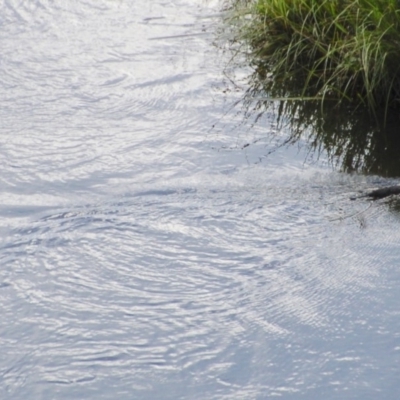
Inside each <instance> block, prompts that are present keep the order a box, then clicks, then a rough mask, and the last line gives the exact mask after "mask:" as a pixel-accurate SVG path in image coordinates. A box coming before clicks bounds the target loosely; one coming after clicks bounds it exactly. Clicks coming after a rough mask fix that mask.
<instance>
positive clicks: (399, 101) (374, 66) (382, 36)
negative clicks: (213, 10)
mask: <svg viewBox="0 0 400 400" xmlns="http://www.w3.org/2000/svg"><path fill="white" fill-rule="evenodd" d="M227 1H228V2H229V3H230V6H231V7H232V10H233V13H231V16H232V18H231V20H230V23H231V24H232V25H231V26H233V29H232V31H233V32H234V41H235V42H236V43H242V44H244V45H245V46H246V51H247V54H248V56H249V60H250V64H252V65H253V67H254V69H255V70H257V71H258V73H259V75H260V77H261V79H262V81H263V85H264V89H265V91H266V93H268V94H269V95H270V96H272V97H274V96H275V97H279V98H287V99H290V98H298V97H299V96H300V97H302V98H304V99H318V100H324V103H325V100H335V101H339V102H342V101H343V100H349V101H350V102H353V103H355V104H356V105H363V106H366V107H367V108H368V109H369V110H370V111H372V112H375V110H376V109H378V108H382V107H383V108H384V109H385V110H388V109H389V108H392V107H395V108H398V107H399V105H400V1H398V0H227Z"/></svg>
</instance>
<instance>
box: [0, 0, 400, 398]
mask: <svg viewBox="0 0 400 400" xmlns="http://www.w3.org/2000/svg"><path fill="white" fill-rule="evenodd" d="M64 3H65V4H64ZM218 14H219V9H218V6H217V4H212V3H210V2H209V3H208V4H207V3H203V2H201V1H195V0H175V1H161V0H153V1H145V0H138V1H134V2H128V1H123V0H115V1H111V0H87V1H74V0H71V1H68V2H51V1H39V0H34V1H30V2H27V1H26V2H21V1H15V0H6V1H4V2H3V3H2V6H1V13H0V48H1V52H0V121H1V122H0V160H1V166H2V173H1V174H0V182H1V183H0V216H1V218H0V234H1V239H0V240H1V241H0V302H1V303H0V304H1V314H0V315H1V324H0V348H1V357H0V398H1V399H149V400H150V399H151V400H154V399H171V400H172V399H174V400H177V399H191V400H192V399H199V400H200V399H207V400H211V399H238V400H243V399H246V400H247V399H270V398H273V397H274V396H277V397H279V396H280V397H281V398H284V399H321V398H324V399H344V398H346V399H398V398H399V396H400V384H399V372H400V297H399V296H398V287H399V285H400V270H399V264H400V251H399V239H400V234H399V227H400V205H399V203H396V200H388V201H383V202H376V203H368V202H366V201H362V200H360V201H355V202H351V201H349V200H348V199H349V197H350V196H351V195H354V193H355V192H356V191H357V190H363V189H367V188H372V187H376V186H379V185H382V184H386V183H390V184H395V183H396V182H397V181H396V179H386V180H385V179H383V178H379V177H376V176H361V175H349V174H345V173H340V172H337V171H335V170H334V169H333V168H332V167H331V164H330V162H329V160H328V157H326V156H324V153H322V154H321V155H320V157H319V158H318V159H317V158H316V155H313V154H312V153H310V152H309V151H308V150H309V149H308V147H307V144H306V143H303V145H301V142H299V143H297V145H296V146H291V147H279V144H280V143H282V141H284V139H285V137H286V136H285V135H287V132H284V131H276V129H275V127H274V123H273V119H272V118H271V119H270V120H269V119H268V118H269V117H268V115H265V116H264V117H263V118H264V122H265V123H264V124H259V125H257V126H255V127H253V128H251V127H250V126H249V125H242V124H241V121H242V120H243V115H241V113H240V112H239V111H238V108H237V107H236V108H235V107H232V105H233V104H234V103H235V101H237V100H239V99H240V96H241V95H242V94H243V92H242V91H241V89H236V90H235V86H234V85H232V83H231V82H230V81H229V79H227V78H226V75H225V74H224V73H223V69H224V67H225V66H226V63H227V57H228V56H224V55H223V54H221V53H220V52H218V51H217V49H216V48H215V47H214V46H213V45H212V42H213V40H214V36H213V32H214V28H215V25H216V24H217V23H219V19H218V18H219V17H218ZM238 74H239V73H238ZM238 81H240V77H238ZM243 89H245V88H243ZM268 121H270V125H268V123H267V122H268ZM275 131H276V132H275ZM272 133H274V135H272ZM248 143H251V146H246V145H247V144H248ZM273 149H276V151H274V152H272V153H271V150H273Z"/></svg>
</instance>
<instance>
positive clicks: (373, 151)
mask: <svg viewBox="0 0 400 400" xmlns="http://www.w3.org/2000/svg"><path fill="white" fill-rule="evenodd" d="M270 82H271V80H269V79H268V77H267V76H266V74H265V72H264V70H263V69H262V68H257V67H256V68H255V70H254V72H253V73H252V74H251V76H250V79H249V83H250V86H249V88H248V90H247V91H246V93H245V96H244V99H243V100H244V107H245V120H246V121H253V122H254V123H261V121H262V120H263V118H262V117H263V115H264V114H268V115H271V114H272V115H273V119H274V122H275V123H276V125H277V128H278V130H281V129H284V130H285V131H287V132H289V137H286V139H285V140H284V141H283V142H282V143H281V144H282V145H283V146H285V145H288V144H295V143H297V142H299V141H300V140H302V141H303V142H304V141H305V142H306V143H307V144H308V146H309V148H310V151H311V152H312V153H314V154H315V155H317V156H319V155H320V154H321V153H322V152H324V153H325V154H327V155H328V158H329V160H330V162H331V163H332V165H334V166H335V167H337V168H339V169H340V170H341V171H343V172H349V173H351V172H358V173H363V174H374V175H379V176H382V177H398V176H400V157H399V156H398V155H399V154H400V135H399V125H400V113H399V112H398V110H389V111H388V112H387V113H385V112H384V110H378V111H376V113H375V115H371V114H370V113H369V112H368V111H367V110H366V109H362V108H361V107H358V108H357V109H355V108H354V107H353V106H352V105H351V104H348V103H347V104H346V103H344V102H341V103H340V104H339V103H337V102H336V101H333V100H329V99H327V100H324V101H321V100H312V99H311V100H303V99H301V97H302V96H304V93H301V89H300V87H301V85H302V84H301V83H300V84H298V82H296V80H293V82H289V83H288V82H285V83H284V84H282V85H279V84H277V83H276V82H274V83H273V84H271V83H270ZM271 88H272V89H271ZM307 95H308V94H306V96H307ZM311 96H313V94H311ZM269 121H270V120H269Z"/></svg>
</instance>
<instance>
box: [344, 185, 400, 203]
mask: <svg viewBox="0 0 400 400" xmlns="http://www.w3.org/2000/svg"><path fill="white" fill-rule="evenodd" d="M394 194H400V186H388V187H384V188H381V189H376V190H372V191H371V192H368V193H366V194H363V195H361V196H357V197H350V200H356V199H360V198H362V197H369V198H370V199H371V200H378V199H383V198H385V197H388V196H392V195H394Z"/></svg>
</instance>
